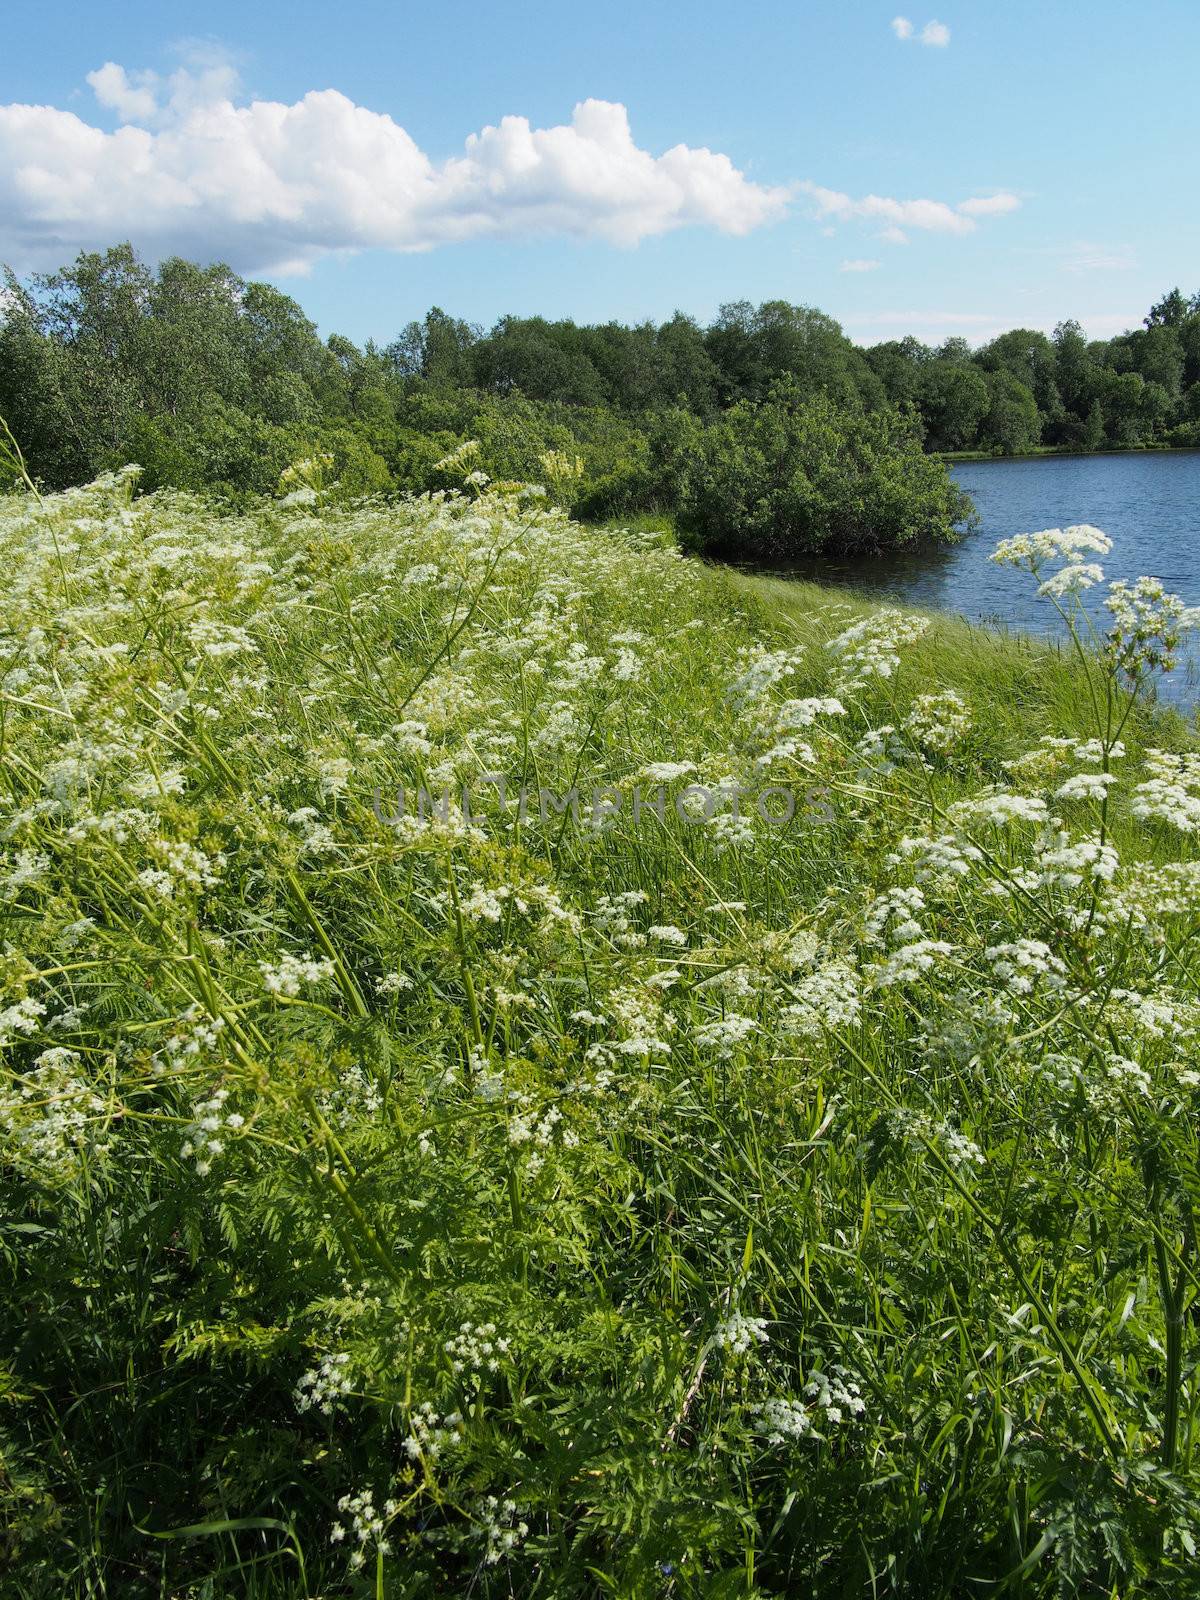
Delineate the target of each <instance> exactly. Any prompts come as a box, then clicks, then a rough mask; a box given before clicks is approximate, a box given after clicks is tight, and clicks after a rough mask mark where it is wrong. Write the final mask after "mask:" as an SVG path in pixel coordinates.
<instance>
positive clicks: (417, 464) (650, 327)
mask: <svg viewBox="0 0 1200 1600" xmlns="http://www.w3.org/2000/svg"><path fill="white" fill-rule="evenodd" d="M0 414H3V415H4V416H5V417H6V418H7V419H8V422H9V424H10V426H11V427H12V429H13V432H14V433H15V434H16V436H17V437H18V439H19V440H20V441H21V443H22V445H23V447H24V449H25V451H26V455H27V458H28V461H29V464H30V466H31V469H32V470H33V472H34V474H35V475H36V476H37V477H38V478H39V479H40V480H41V481H42V482H44V483H45V484H46V485H47V486H48V487H51V488H58V487H63V486H66V485H68V484H71V483H76V482H80V481H82V480H84V479H86V478H89V477H92V476H94V475H95V474H96V473H97V472H100V471H103V470H105V469H106V468H108V467H112V466H116V465H120V464H123V463H124V462H126V461H130V460H134V461H137V462H138V463H139V464H140V465H141V467H142V468H143V478H142V482H143V485H144V486H146V487H149V488H154V487H159V486H167V485H171V486H176V487H180V488H185V489H192V490H198V491H199V490H204V491H209V492H216V493H218V494H220V495H222V496H225V497H228V498H231V499H234V500H236V499H237V498H238V497H240V496H245V495H248V494H254V493H262V492H270V491H272V490H273V489H274V488H275V487H276V485H277V483H278V481H279V478H280V476H281V474H282V473H283V472H284V471H285V470H286V469H287V467H288V466H289V464H290V463H292V462H293V461H295V460H296V459H297V458H299V457H302V456H308V455H312V454H313V453H314V452H317V453H320V454H322V455H324V456H326V457H327V458H329V460H330V461H331V463H332V469H331V470H332V475H333V476H335V477H336V480H337V482H338V484H339V486H340V490H341V492H343V493H345V494H368V493H378V492H387V491H390V490H410V491H416V492H424V491H426V490H431V489H438V488H452V487H455V486H456V485H457V483H458V482H459V481H461V480H460V477H456V473H458V467H457V465H456V464H455V462H453V461H450V459H449V458H451V457H455V453H456V451H458V450H459V449H460V447H461V446H462V445H463V444H464V442H466V441H468V440H471V441H477V444H478V449H477V451H476V452H475V459H476V460H477V462H478V466H479V468H480V470H483V471H486V472H488V473H489V474H490V475H491V476H492V477H493V478H497V479H501V480H514V481H515V480H520V481H524V482H530V481H541V480H543V479H544V478H545V477H546V475H547V469H546V462H547V459H548V458H550V459H551V460H552V461H553V462H555V463H557V468H556V470H555V475H554V485H553V487H554V492H555V494H556V495H557V496H558V498H559V499H561V500H563V501H565V502H566V503H567V504H569V505H570V506H571V508H572V509H573V510H574V511H575V512H576V513H577V514H579V515H581V516H585V517H592V518H603V517H613V516H625V515H630V514H633V513H636V512H639V511H662V512H669V513H671V514H672V515H673V516H674V518H675V520H676V523H677V525H678V526H679V528H680V529H681V531H682V532H683V534H684V536H685V538H687V539H688V540H690V542H691V543H692V544H693V546H694V547H696V548H701V549H708V550H717V551H721V552H722V553H731V552H732V553H739V554H746V555H748V556H759V557H764V556H765V557H779V556H786V555H789V554H796V553H804V552H809V551H815V550H820V549H834V548H836V549H838V550H846V551H850V550H859V549H863V550H865V549H872V548H881V547H885V546H889V545H894V544H897V543H905V542H911V541H914V540H917V539H928V538H946V537H952V536H953V532H954V529H955V527H956V526H957V525H959V524H961V522H962V520H963V518H964V517H965V516H966V515H967V513H968V510H969V507H968V506H967V505H966V503H965V501H964V499H963V497H962V496H961V495H959V494H958V492H957V490H955V488H954V486H953V484H952V483H951V481H950V479H949V477H948V475H947V474H946V472H945V470H944V468H943V466H942V465H941V463H940V461H938V460H937V459H935V457H936V455H937V454H938V453H945V452H956V451H968V450H983V451H987V452H994V453H997V454H1016V453H1021V452H1025V451H1029V450H1032V449H1034V448H1038V447H1044V446H1050V447H1058V448H1063V449H1071V450H1097V449H1104V448H1131V447H1151V446H1160V445H1200V295H1197V296H1193V297H1192V298H1191V299H1188V298H1187V297H1185V296H1184V295H1183V294H1181V293H1180V291H1179V290H1177V289H1176V290H1172V291H1171V292H1170V293H1169V294H1167V295H1166V296H1164V297H1163V299H1162V300H1160V301H1159V302H1158V304H1157V305H1155V306H1154V307H1153V308H1152V309H1151V311H1150V312H1149V314H1148V315H1147V317H1146V319H1145V324H1144V326H1143V327H1142V328H1139V329H1136V330H1132V331H1130V332H1127V333H1124V334H1121V335H1118V336H1117V337H1116V338H1113V339H1109V340H1099V341H1098V340H1091V341H1089V340H1088V339H1086V338H1085V336H1084V334H1083V332H1082V330H1081V329H1080V327H1079V325H1078V323H1075V322H1063V323H1060V324H1059V326H1058V327H1057V328H1056V329H1055V331H1054V333H1053V335H1051V336H1047V335H1045V334H1043V333H1040V332H1037V331H1035V330H1030V329H1015V330H1013V331H1012V332H1010V333H1005V334H1002V335H1001V336H1000V337H999V338H996V339H993V340H992V341H990V342H989V343H988V344H985V345H984V346H982V347H981V348H980V349H978V350H972V349H971V348H970V346H969V345H968V344H967V343H966V341H965V340H962V339H950V340H947V341H946V342H945V343H944V344H942V345H940V346H937V347H936V348H935V347H932V346H929V345H925V344H922V343H921V342H920V341H919V340H917V339H912V338H908V339H902V340H895V341H888V342H885V343H881V344H877V345H875V346H873V347H870V348H861V347H859V346H857V345H855V344H853V343H852V342H851V341H850V340H849V339H848V338H847V337H846V336H845V334H844V333H843V332H842V330H841V328H840V327H839V326H838V324H837V323H836V322H835V321H834V320H833V319H832V318H830V317H828V316H826V315H825V314H824V313H822V312H820V311H817V310H814V309H812V308H810V307H806V306H795V305H790V304H788V303H786V302H784V301H768V302H766V303H764V304H762V305H759V306H753V305H751V304H749V303H748V302H745V301H738V302H735V303H732V304H729V305H725V306H723V307H722V308H721V310H720V312H719V313H718V315H717V317H716V318H715V319H714V321H712V322H711V323H710V324H708V325H707V326H702V325H701V324H700V323H698V322H697V321H695V320H694V319H692V318H690V317H687V316H684V315H683V314H682V313H676V315H675V316H673V317H671V318H670V319H669V320H667V321H666V322H662V323H658V324H655V323H652V322H646V323H642V324H639V325H637V326H633V327H630V326H626V325H624V324H621V323H616V322H611V323H605V324H602V325H597V326H580V325H578V324H576V323H574V322H571V321H550V320H547V319H545V318H542V317H503V318H501V319H500V321H499V322H497V323H496V325H495V326H494V327H493V328H491V329H490V330H486V331H485V330H484V329H483V328H481V327H478V326H476V325H474V324H472V323H469V322H466V321H463V320H460V319H457V318H454V317H451V316H449V315H447V313H445V312H444V311H442V310H440V309H438V308H434V309H433V310H431V311H430V312H429V313H428V314H427V315H426V316H425V317H424V318H423V319H421V320H420V321H414V322H410V323H409V324H408V325H407V327H405V328H404V330H403V331H402V332H401V333H400V334H399V336H398V337H397V338H396V339H395V340H393V341H392V342H391V343H390V344H386V345H379V344H376V343H374V342H371V341H368V342H367V344H366V345H365V346H363V347H362V348H360V347H358V346H357V345H355V344H354V343H353V342H352V341H351V340H349V339H346V338H343V337H342V336H341V335H337V334H335V335H332V336H331V337H329V338H327V339H322V338H321V337H320V335H319V333H318V331H317V329H316V327H315V325H314V324H313V323H312V322H311V321H310V320H309V319H308V318H307V317H306V316H305V315H304V312H303V311H302V309H301V308H300V306H299V305H298V304H297V303H296V302H295V301H294V300H293V299H291V298H290V297H289V296H287V295H285V294H283V293H282V292H281V291H280V290H278V289H276V288H273V287H271V286H270V285H267V284H263V283H253V282H247V281H246V280H244V279H242V278H241V277H239V276H238V275H237V274H236V273H234V272H233V271H232V270H231V269H230V268H229V267H227V266H224V265H220V264H218V265H212V266H201V265H198V264H196V263H193V262H189V261H185V260H181V259H178V258H176V259H171V260H167V261H164V262H163V263H162V264H161V265H160V266H158V267H157V268H154V267H152V266H150V265H148V264H147V263H145V262H143V261H141V260H140V259H139V258H138V256H137V255H136V253H135V252H134V250H133V249H132V247H131V246H129V245H127V244H126V245H120V246H117V247H115V248H113V249H111V250H108V251H106V252H103V253H85V254H82V255H80V256H79V257H78V258H77V259H76V261H75V262H74V263H73V264H72V265H71V266H69V267H65V268H63V269H62V270H61V271H59V272H56V273H51V274H45V275H38V276H35V277H32V278H30V279H27V280H24V281H22V280H20V279H18V278H17V277H16V276H15V275H14V274H13V273H11V272H8V273H7V274H6V277H5V287H4V290H3V291H2V292H0ZM456 460H457V458H456ZM563 463H566V464H567V467H568V468H569V470H562V466H563Z"/></svg>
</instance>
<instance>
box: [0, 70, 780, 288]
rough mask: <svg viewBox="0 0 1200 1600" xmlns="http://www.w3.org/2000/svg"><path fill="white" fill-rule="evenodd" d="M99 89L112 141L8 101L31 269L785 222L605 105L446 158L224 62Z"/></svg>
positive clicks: (312, 256) (515, 123)
mask: <svg viewBox="0 0 1200 1600" xmlns="http://www.w3.org/2000/svg"><path fill="white" fill-rule="evenodd" d="M88 82H89V83H90V84H91V86H92V89H93V91H94V93H95V95H96V98H97V100H98V102H99V103H100V105H101V106H102V107H104V108H105V109H106V110H108V111H111V112H113V113H115V115H116V117H117V119H118V121H119V123H120V126H118V127H117V128H116V130H115V131H113V132H106V131H105V130H103V129H101V128H98V127H95V126H92V125H91V124H90V123H88V122H86V121H84V120H83V119H82V118H80V117H78V116H76V115H75V114H74V113H73V112H69V111H62V110H59V109H57V108H55V107H52V106H32V105H19V104H14V105H3V106H0V258H4V259H8V260H10V261H11V262H12V263H13V264H14V265H16V266H18V267H20V268H22V269H27V268H29V267H32V266H45V265H58V264H59V263H60V262H61V261H62V259H63V258H64V256H67V255H72V254H74V253H75V252H76V251H77V250H79V249H82V248H91V247H101V246H105V245H108V244H111V243H112V242H114V241H115V240H117V239H123V238H132V239H133V241H134V242H135V244H137V245H138V246H139V248H140V249H142V250H143V251H144V252H146V253H147V254H149V255H151V256H161V255H165V254H168V253H171V252H179V253H182V254H186V255H191V256H199V257H201V258H203V259H212V258H214V257H221V258H223V259H227V260H229V261H230V262H231V263H232V264H233V265H235V266H236V267H238V268H239V269H240V270H242V271H272V270H273V271H276V272H285V271H303V270H306V269H307V268H308V267H309V266H310V265H311V264H312V263H313V262H314V261H316V260H318V259H319V258H321V257H322V256H324V255H327V254H329V253H331V252H335V251H353V250H361V249H367V248H371V247H381V248H385V249H390V250H400V251H421V250H429V249H432V248H434V247H436V246H438V245H442V244H448V243H452V242H456V241H463V240H470V239H486V238H526V237H530V236H538V235H547V234H557V235H567V236H574V237H579V238H601V239H606V240H608V241H610V242H612V243H615V244H619V245H634V244H636V243H637V242H638V241H639V240H641V239H644V238H647V237H651V236H653V235H656V234H662V233H666V232H668V231H670V230H671V229H674V228H680V227H684V226H688V225H701V226H708V227H714V228H717V229H719V230H720V231H721V232H723V233H728V234H735V235H738V234H746V233H749V232H750V231H751V230H752V229H754V228H757V227H761V226H762V225H763V224H765V223H768V222H771V221H773V220H775V219H776V218H778V217H780V216H781V215H783V213H784V212H785V210H786V208H787V202H788V199H789V196H790V192H791V191H790V190H788V189H785V188H781V187H775V186H768V185H763V184H758V183H753V182H751V181H750V180H749V179H748V178H746V177H745V175H744V174H743V173H742V172H740V171H739V170H738V169H737V167H735V166H734V164H733V162H732V161H731V160H730V159H729V157H728V156H725V155H721V154H719V153H717V152H714V151H711V150H708V149H704V148H692V147H689V146H687V145H683V144H679V145H675V146H674V147H673V148H671V149H670V150H667V151H665V152H664V153H663V154H661V155H657V156H656V155H653V154H651V153H650V152H648V151H646V150H643V149H641V148H639V147H638V146H637V145H636V144H635V143H634V139H633V135H632V132H631V130H630V126H629V117H628V113H627V112H626V109H625V107H624V106H623V105H618V104H615V103H613V102H610V101H605V100H585V101H583V102H582V103H580V104H579V105H577V106H576V107H575V111H574V115H573V116H572V119H571V121H570V123H569V124H566V125H563V126H559V127H552V128H534V127H532V126H531V125H530V123H529V121H528V120H527V119H526V118H525V117H520V116H507V117H504V118H503V119H502V120H501V121H500V123H499V124H498V126H495V127H492V126H489V127H485V128H483V129H482V130H481V131H480V132H478V133H473V134H471V135H470V136H469V137H468V138H467V140H466V143H465V146H464V149H463V151H462V153H461V154H459V155H456V156H452V157H451V158H449V159H448V160H445V161H435V160H434V159H433V158H431V157H430V156H429V155H427V154H426V153H425V152H424V151H422V150H421V149H420V148H419V146H418V145H417V144H416V143H415V142H414V140H413V139H412V138H411V137H410V136H409V134H408V133H407V132H406V131H405V130H404V128H402V127H401V126H400V125H399V124H398V123H397V122H395V121H393V119H392V118H391V117H390V116H387V115H385V114H382V113H379V112H375V111H370V110H368V109H367V108H366V107H364V106H359V105H356V104H355V103H354V102H353V101H352V100H349V99H347V97H346V96H345V95H343V94H340V93H338V91H337V90H334V89H325V90H314V91H312V92H310V93H308V94H306V95H305V96H304V97H303V99H301V100H298V101H296V102H295V103H294V104H291V105H283V104H280V103H278V102H275V101H265V100H253V101H251V102H250V103H248V104H237V103H235V97H236V96H237V75H236V73H235V71H234V70H233V68H232V67H231V66H230V65H229V64H228V62H227V61H224V60H222V59H219V58H216V57H214V58H213V59H211V60H208V61H207V62H200V63H199V64H196V63H195V62H193V63H192V64H190V65H188V66H185V67H183V68H180V69H179V70H178V71H176V72H174V73H172V74H170V76H168V77H165V78H163V77H160V76H158V75H157V74H155V73H148V72H135V73H129V72H127V71H126V70H125V69H124V68H123V67H121V66H119V65H118V64H117V63H116V62H111V61H110V62H105V64H104V65H103V66H102V67H100V68H99V69H98V70H97V71H95V72H93V73H91V74H89V77H88Z"/></svg>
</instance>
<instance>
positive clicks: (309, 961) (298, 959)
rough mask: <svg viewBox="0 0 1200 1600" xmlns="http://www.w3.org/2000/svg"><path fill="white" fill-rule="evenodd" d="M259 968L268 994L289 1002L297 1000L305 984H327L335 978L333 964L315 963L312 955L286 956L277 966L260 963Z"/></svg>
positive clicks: (322, 961)
mask: <svg viewBox="0 0 1200 1600" xmlns="http://www.w3.org/2000/svg"><path fill="white" fill-rule="evenodd" d="M258 967H259V971H260V972H261V973H262V976H263V985H264V987H265V988H266V991H267V993H268V994H276V995H281V996H283V997H284V998H286V999H289V1000H290V999H295V997H296V996H297V995H298V994H299V993H300V990H301V987H302V986H303V985H304V984H318V983H325V982H327V981H328V980H329V979H330V978H332V977H333V962H332V961H325V960H321V961H315V960H314V959H313V957H312V956H311V955H303V956H293V955H285V956H283V957H282V958H281V959H280V960H279V961H278V962H276V963H275V965H272V964H271V963H270V962H269V961H260V962H259V963H258Z"/></svg>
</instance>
